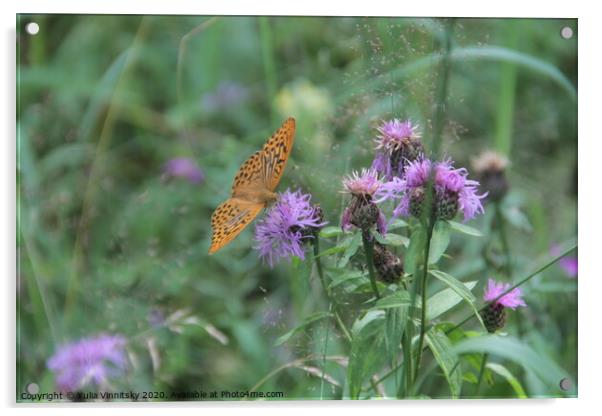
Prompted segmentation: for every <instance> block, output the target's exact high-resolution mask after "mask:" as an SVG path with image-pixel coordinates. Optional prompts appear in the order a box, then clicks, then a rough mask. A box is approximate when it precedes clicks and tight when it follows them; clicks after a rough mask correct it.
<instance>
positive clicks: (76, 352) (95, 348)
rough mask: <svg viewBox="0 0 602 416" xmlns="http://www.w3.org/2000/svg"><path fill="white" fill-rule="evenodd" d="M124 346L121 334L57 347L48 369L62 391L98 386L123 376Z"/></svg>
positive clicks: (82, 340)
mask: <svg viewBox="0 0 602 416" xmlns="http://www.w3.org/2000/svg"><path fill="white" fill-rule="evenodd" d="M125 344H126V339H125V338H124V337H123V336H121V335H100V336H97V337H94V338H84V339H81V340H79V341H76V342H73V343H70V344H66V345H64V346H62V347H60V348H59V349H58V351H57V352H56V353H55V354H54V355H53V356H52V357H50V359H49V360H48V362H47V366H48V368H49V369H50V370H52V371H53V372H54V373H55V376H56V384H57V386H58V387H59V388H60V390H61V391H76V390H78V389H80V388H82V387H84V386H86V385H88V384H90V383H93V384H95V385H96V386H100V385H102V384H104V383H106V382H108V380H109V379H111V378H115V377H119V376H120V375H121V374H123V372H124V370H125V368H126V366H127V359H126V354H125Z"/></svg>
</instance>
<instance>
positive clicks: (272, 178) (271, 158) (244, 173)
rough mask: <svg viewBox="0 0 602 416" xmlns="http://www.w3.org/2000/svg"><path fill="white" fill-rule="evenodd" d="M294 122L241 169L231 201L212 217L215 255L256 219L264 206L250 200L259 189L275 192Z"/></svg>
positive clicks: (273, 137)
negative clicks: (244, 197) (249, 197)
mask: <svg viewBox="0 0 602 416" xmlns="http://www.w3.org/2000/svg"><path fill="white" fill-rule="evenodd" d="M294 137H295V119H294V118H292V117H291V118H288V119H287V120H286V121H285V122H284V123H283V124H282V126H281V127H280V128H279V129H278V130H276V132H275V133H274V134H273V135H272V136H271V137H270V138H269V139H268V141H267V142H266V144H265V145H264V146H263V148H262V149H261V150H258V151H257V152H255V153H253V154H252V155H251V156H250V157H249V158H248V159H247V160H246V161H245V162H244V163H243V164H242V165H241V167H240V169H239V170H238V173H237V174H236V176H235V177H234V183H233V184H232V196H233V197H232V198H230V199H228V200H227V201H226V202H224V203H223V204H221V205H220V206H219V207H217V209H216V210H215V211H214V212H213V215H212V216H211V228H212V229H213V235H212V237H211V247H210V248H209V254H213V253H215V252H216V251H218V250H219V249H221V248H222V247H224V246H225V245H226V244H228V243H229V242H230V241H232V240H233V239H234V238H235V237H236V236H237V235H238V234H239V233H240V232H241V231H242V230H243V229H244V228H245V227H246V226H247V225H248V224H249V223H250V222H251V221H252V220H253V218H255V217H256V216H257V214H258V213H259V211H261V209H262V208H263V207H265V204H262V203H257V202H251V201H247V200H246V199H243V198H242V196H243V195H244V196H247V197H248V196H249V194H253V193H255V192H257V191H258V190H260V189H262V188H263V189H267V190H269V191H274V190H275V189H276V186H277V185H278V182H280V178H281V177H282V173H283V172H284V168H285V166H286V162H287V161H288V156H289V154H290V152H291V149H292V147H293V140H294Z"/></svg>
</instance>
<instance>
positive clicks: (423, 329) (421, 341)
mask: <svg viewBox="0 0 602 416" xmlns="http://www.w3.org/2000/svg"><path fill="white" fill-rule="evenodd" d="M433 228H434V221H433V220H431V221H429V224H428V226H427V232H426V244H425V245H424V263H423V265H422V279H421V283H420V286H421V288H420V290H421V300H422V303H421V308H420V337H419V338H418V356H417V358H416V368H415V369H414V372H415V373H414V381H416V377H418V370H419V369H420V362H421V360H422V347H423V345H424V334H425V333H426V308H427V305H426V302H427V299H426V280H427V276H428V268H429V254H430V251H431V237H432V236H433Z"/></svg>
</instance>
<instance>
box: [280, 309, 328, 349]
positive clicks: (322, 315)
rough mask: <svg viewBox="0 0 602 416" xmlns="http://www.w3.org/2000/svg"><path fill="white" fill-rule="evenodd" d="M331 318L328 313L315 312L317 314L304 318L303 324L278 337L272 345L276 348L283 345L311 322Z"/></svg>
mask: <svg viewBox="0 0 602 416" xmlns="http://www.w3.org/2000/svg"><path fill="white" fill-rule="evenodd" d="M331 316H333V315H332V314H331V313H330V312H317V313H314V314H312V315H310V316H308V317H307V318H305V319H304V320H303V322H302V323H301V324H300V325H298V326H296V327H295V328H293V329H291V330H290V331H288V332H287V333H286V334H284V335H282V336H280V337H278V339H277V340H276V342H275V343H274V345H276V346H278V345H282V344H284V343H285V342H286V341H288V339H289V338H290V337H292V336H293V335H295V334H296V333H297V332H299V331H300V330H301V329H303V328H305V327H306V326H307V325H309V324H311V323H313V322H316V321H319V320H320V319H324V318H329V317H331Z"/></svg>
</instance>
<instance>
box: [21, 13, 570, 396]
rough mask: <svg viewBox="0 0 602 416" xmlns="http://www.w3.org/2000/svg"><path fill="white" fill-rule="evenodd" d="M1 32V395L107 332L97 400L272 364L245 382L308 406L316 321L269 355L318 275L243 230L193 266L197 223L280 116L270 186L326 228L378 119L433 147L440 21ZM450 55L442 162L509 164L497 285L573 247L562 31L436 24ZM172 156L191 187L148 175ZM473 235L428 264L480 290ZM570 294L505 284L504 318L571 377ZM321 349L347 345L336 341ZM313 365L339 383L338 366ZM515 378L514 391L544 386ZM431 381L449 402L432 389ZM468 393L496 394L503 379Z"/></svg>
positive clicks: (299, 314)
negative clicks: (5, 361) (110, 373)
mask: <svg viewBox="0 0 602 416" xmlns="http://www.w3.org/2000/svg"><path fill="white" fill-rule="evenodd" d="M31 21H35V22H37V23H38V24H39V27H40V32H39V33H38V34H37V35H35V36H31V35H29V34H27V33H26V32H25V25H26V24H27V23H28V22H31ZM565 26H569V27H571V28H572V29H573V32H574V36H573V37H572V38H571V39H564V38H563V37H562V36H561V35H560V32H561V29H562V28H563V27H565ZM17 31H18V48H17V50H18V68H17V79H18V94H17V104H18V106H17V126H18V138H17V139H18V146H17V148H18V155H17V157H18V175H17V180H18V240H17V247H18V253H19V263H18V264H19V267H18V286H17V290H18V293H17V297H18V311H17V312H18V314H17V318H18V322H17V325H18V326H17V330H18V333H17V389H18V390H19V391H22V389H23V388H24V386H26V385H27V383H29V382H32V381H35V382H37V383H39V384H40V385H41V391H52V390H54V377H53V374H52V373H51V372H50V371H49V370H48V369H47V368H46V360H47V359H48V357H50V356H51V355H52V354H53V353H54V352H55V351H56V348H57V347H58V346H60V345H61V344H63V343H64V342H66V341H72V340H77V339H79V338H81V337H85V336H90V335H95V334H98V333H100V332H110V333H121V334H124V335H125V336H126V337H128V339H129V340H130V343H129V344H128V351H129V354H130V360H131V363H132V365H131V370H130V371H128V374H127V377H125V378H122V379H120V380H117V381H116V386H117V388H118V389H122V390H126V389H134V390H137V391H142V390H155V391H156V390H160V391H177V390H188V389H190V388H201V386H202V387H204V388H206V389H215V390H222V389H223V390H249V389H251V388H252V387H253V386H255V385H256V383H258V382H259V381H260V380H261V379H262V378H264V376H266V375H268V374H269V373H270V372H271V371H272V370H275V369H278V368H279V367H280V366H286V365H287V363H289V365H288V367H287V368H284V369H283V370H282V371H279V372H277V373H274V374H273V376H271V377H269V378H267V380H266V382H265V383H264V384H262V385H261V386H259V387H258V388H259V389H260V390H279V391H284V392H285V394H286V398H299V399H300V398H315V397H318V396H319V394H320V383H321V380H320V377H316V374H315V371H314V370H316V368H315V367H311V366H312V365H314V364H309V363H306V368H304V367H303V365H302V364H298V363H297V364H295V363H294V360H295V359H299V358H302V357H306V356H308V355H310V354H318V353H320V352H321V351H322V349H323V346H324V342H323V340H324V335H325V334H324V330H325V327H324V325H319V324H316V325H313V326H312V325H310V326H308V327H307V328H305V329H304V330H303V331H301V332H300V333H298V334H296V335H295V337H293V338H291V339H290V340H289V341H288V342H286V343H284V344H282V345H279V346H276V345H275V341H276V339H277V338H278V337H279V336H281V335H282V334H284V333H286V332H287V331H288V330H290V329H291V328H293V327H295V326H296V325H298V324H299V323H300V322H302V321H303V319H304V318H305V317H306V316H307V315H309V314H310V313H313V312H316V311H319V310H324V309H325V308H327V306H326V304H325V300H324V297H323V294H322V291H321V288H320V286H319V282H318V281H317V277H316V276H314V275H313V274H312V273H311V270H308V267H307V265H306V264H304V263H303V262H293V264H288V263H286V262H285V263H283V264H281V265H279V266H277V267H276V268H274V269H273V270H272V269H270V268H268V267H267V266H266V265H263V264H262V263H261V262H260V261H259V259H258V256H257V253H256V251H255V250H254V249H253V248H252V247H253V241H252V237H253V229H252V228H253V227H249V229H247V230H245V231H244V232H243V233H242V234H241V235H240V236H239V237H238V238H237V239H236V240H235V241H234V242H233V243H231V244H230V245H229V246H227V247H226V248H224V249H223V250H221V251H220V252H219V253H217V254H216V255H213V256H208V255H207V250H208V247H209V242H210V236H211V235H210V233H211V228H210V221H209V220H210V216H211V213H212V211H213V209H214V208H215V207H216V206H217V205H218V204H219V203H220V202H221V201H223V200H224V199H226V198H227V197H228V196H229V189H230V185H231V183H232V180H233V177H234V174H235V173H236V171H237V168H238V167H239V166H240V164H241V163H242V162H243V161H244V160H245V159H246V158H247V157H248V156H249V155H250V154H251V153H253V152H254V151H255V150H257V149H258V148H260V146H261V145H262V144H263V142H264V141H265V139H266V138H267V137H268V136H269V135H270V134H271V133H272V132H273V131H274V130H275V129H276V128H277V127H278V126H279V125H280V123H281V122H282V121H283V120H284V119H285V118H286V117H288V116H294V117H295V118H296V119H297V135H296V143H295V148H294V151H293V153H292V157H291V161H290V162H289V164H288V167H287V172H286V174H285V175H284V178H283V181H282V183H281V184H280V186H279V189H280V190H284V189H286V188H287V187H291V188H297V187H301V188H302V189H303V190H304V191H305V192H311V193H312V194H313V198H314V200H315V201H317V202H319V203H320V204H321V205H322V207H323V208H324V212H325V214H326V219H327V220H328V221H329V222H330V225H338V223H339V218H340V214H341V211H342V209H343V203H344V200H343V197H342V196H341V194H339V191H340V190H341V182H340V180H341V178H342V176H343V175H345V174H348V173H350V171H351V170H352V169H358V168H361V167H367V166H369V164H370V163H371V160H372V157H373V155H374V152H373V141H372V139H373V138H374V137H375V129H374V128H375V126H376V125H377V124H378V123H379V122H380V121H381V120H383V119H389V118H393V117H396V118H410V119H412V120H413V121H415V122H417V123H418V124H419V125H420V126H421V130H422V132H423V136H424V138H425V143H426V145H427V147H428V143H429V142H430V140H432V137H431V134H430V132H431V129H432V121H431V120H432V117H433V113H434V107H435V104H436V103H435V99H436V88H437V85H436V80H437V71H438V66H437V65H436V64H437V62H438V58H439V57H440V52H439V51H440V49H441V45H442V43H443V41H444V37H445V32H444V22H443V21H441V20H438V19H426V18H425V19H416V18H412V19H410V18H314V17H295V18H287V17H267V18H263V17H215V18H210V17H203V16H147V17H142V16H109V15H105V16H85V15H39V16H38V15H20V16H18V18H17ZM452 48H453V49H452V51H453V52H452V61H451V74H450V82H449V95H448V106H447V108H446V119H445V124H444V128H443V137H442V152H443V153H444V154H446V155H449V156H451V157H453V158H454V159H455V160H456V161H457V165H458V166H467V167H470V161H471V159H472V158H474V157H475V156H476V155H477V154H478V153H479V152H480V151H482V150H485V149H491V148H493V149H497V150H498V151H500V152H501V153H503V154H506V155H507V156H508V158H509V159H510V161H511V166H510V171H509V178H510V181H511V184H512V191H511V193H510V194H509V196H508V198H507V200H506V204H507V213H509V214H508V218H509V220H510V221H511V223H512V225H513V227H512V228H511V229H510V230H509V233H510V237H509V239H510V241H511V246H512V252H513V253H514V255H515V259H514V261H515V263H516V265H517V278H518V277H520V276H523V275H526V274H527V273H529V272H530V271H532V270H533V269H534V268H535V266H536V265H537V264H538V263H537V260H538V259H542V258H543V257H545V256H546V255H547V254H548V251H549V249H550V246H551V245H553V244H555V243H562V242H564V241H566V240H569V239H571V238H574V237H576V226H577V210H576V205H577V187H576V178H577V124H576V123H577V117H576V116H577V111H576V109H577V104H576V85H577V21H576V20H533V19H531V20H525V19H456V21H455V22H454V31H453V37H452ZM177 157H186V158H191V159H193V160H194V161H195V162H196V163H197V164H198V166H199V167H200V169H202V171H203V172H204V174H205V180H204V181H203V182H201V183H191V182H189V181H187V180H186V179H184V178H177V177H176V178H170V177H168V175H167V174H166V172H165V164H166V163H167V162H168V161H169V160H171V159H173V158H177ZM488 221H489V222H490V221H491V216H487V215H486V216H484V217H482V218H480V219H478V220H475V221H473V222H472V223H471V225H472V226H473V227H475V228H479V229H482V230H484V231H486V230H487V227H488V225H487V224H488ZM483 244H484V243H483V240H482V239H481V240H479V239H464V236H458V237H456V236H454V238H453V241H452V244H451V246H450V249H449V253H450V254H451V258H450V259H447V260H445V266H446V267H447V268H448V269H449V270H451V271H453V273H454V276H456V277H458V278H460V279H462V280H475V279H479V280H482V281H484V280H483V279H485V278H486V276H485V274H487V275H491V273H493V272H490V271H489V270H488V267H489V266H488V265H487V264H486V262H485V261H483V259H482V258H481V256H480V253H481V250H482V247H483ZM327 247H328V246H327V245H326V248H327ZM495 249H496V247H495V246H494V249H493V251H494V252H495ZM498 251H499V250H498ZM494 254H495V253H494ZM542 256H543V257H542ZM492 277H493V276H492ZM576 287H577V285H576V281H575V280H569V279H567V278H566V277H565V276H564V275H563V272H562V270H561V269H560V268H558V267H554V268H552V269H549V270H548V271H546V273H545V274H544V275H542V276H540V277H538V278H537V279H534V280H533V281H532V282H530V284H529V286H528V287H527V288H525V292H526V296H527V302H528V303H529V305H530V307H529V308H527V309H525V310H524V312H523V314H522V317H521V319H522V320H523V321H524V324H523V329H525V328H526V335H524V338H526V340H527V341H528V343H529V344H530V345H531V346H532V347H533V348H534V349H536V350H537V351H538V352H540V353H542V354H546V355H548V356H549V357H551V358H552V359H553V360H555V361H556V362H558V363H560V364H561V366H562V367H563V368H565V369H566V370H567V371H569V372H570V374H571V375H573V376H574V377H575V376H576V362H577V357H576V354H577V345H576V344H577V340H576V334H577V324H576V322H577V321H576V316H577V312H576ZM475 293H478V294H480V293H481V289H478V290H475ZM478 296H479V295H478ZM458 316H462V314H459V315H458ZM348 319H352V317H351V316H349V317H348ZM166 320H167V321H166ZM451 320H452V321H453V319H451ZM166 322H167V323H166ZM333 335H334V334H333V331H331V333H330V336H331V337H332V336H333ZM328 349H329V353H330V354H331V355H334V356H345V355H347V354H348V351H347V350H346V349H345V346H344V344H342V343H341V342H338V341H337V340H336V339H335V340H334V341H331V342H330V344H329V346H328ZM291 363H293V364H291ZM312 368H313V370H312ZM312 371H314V372H313V373H312ZM328 371H329V373H330V374H331V375H332V376H333V377H335V378H336V379H338V380H344V374H345V369H344V366H342V365H340V363H337V362H332V363H329V367H328ZM523 376H524V377H522V378H521V380H523V382H524V383H525V387H526V389H527V391H528V392H529V393H530V394H533V395H537V394H545V391H543V393H542V390H541V386H538V384H537V382H536V381H534V380H531V379H530V377H529V374H524V375H523ZM430 388H431V390H432V392H431V394H430V395H431V396H432V397H445V396H446V395H447V394H448V391H447V389H446V386H445V382H444V380H435V381H434V382H433V383H431V386H430ZM483 391H484V393H483V394H485V395H491V396H497V397H499V396H504V395H507V394H511V389H510V388H509V387H508V386H507V385H505V384H504V383H499V385H496V386H494V387H490V388H489V389H488V390H486V389H484V390H483ZM327 394H328V395H329V396H331V397H340V395H341V390H340V389H339V388H337V387H333V386H329V389H328V392H327Z"/></svg>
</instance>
